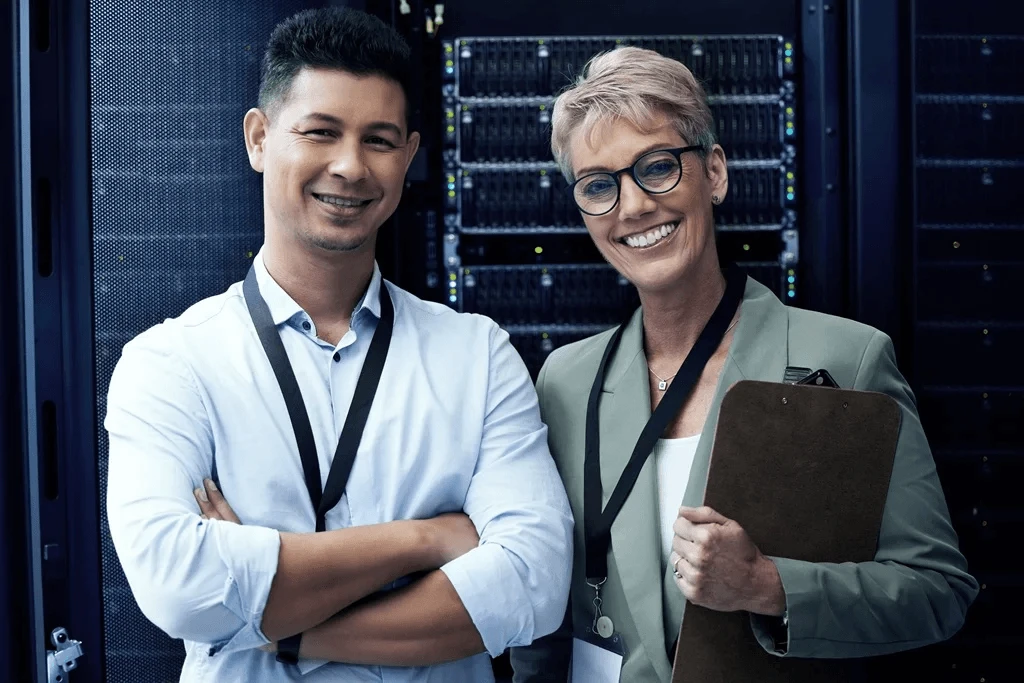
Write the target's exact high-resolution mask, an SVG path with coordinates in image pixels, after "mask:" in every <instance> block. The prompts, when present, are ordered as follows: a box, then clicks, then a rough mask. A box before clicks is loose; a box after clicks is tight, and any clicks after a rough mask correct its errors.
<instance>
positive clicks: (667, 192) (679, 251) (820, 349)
mask: <svg viewBox="0 0 1024 683" xmlns="http://www.w3.org/2000/svg"><path fill="white" fill-rule="evenodd" d="M552 126H553V130H552V149H553V152H554V155H555V159H556V160H557V162H558V163H559V165H560V167H561V169H562V171H563V173H564V175H565V176H566V178H568V180H569V183H570V184H571V185H572V193H573V196H574V198H575V200H576V203H577V205H578V207H579V208H580V211H581V212H582V214H583V219H584V222H585V223H586V226H587V230H588V231H589V233H590V236H591V237H592V238H593V240H594V242H595V244H596V245H597V247H598V249H599V250H600V251H601V253H602V255H603V256H604V258H605V259H607V261H608V262H609V263H610V264H611V265H612V266H614V268H615V269H616V270H617V271H618V272H619V273H621V274H622V275H623V276H624V277H626V278H627V279H629V280H630V281H631V282H632V283H633V284H634V285H636V288H637V290H638V291H639V294H640V301H641V308H640V309H639V310H638V311H637V312H636V313H634V315H633V316H632V318H631V319H630V320H629V321H628V322H627V323H624V325H623V326H622V328H621V338H620V339H619V341H618V345H617V348H614V349H612V350H611V351H609V350H608V347H609V342H610V340H611V338H612V336H613V334H614V330H613V331H609V332H605V333H603V334H600V335H597V336H595V337H592V338H589V339H585V340H583V341H580V342H578V343H576V344H572V345H569V346H567V347H564V348H561V349H559V350H557V351H555V352H554V353H552V354H551V356H550V358H549V359H548V361H547V362H546V364H545V366H544V368H543V369H542V370H541V373H540V376H539V378H538V382H537V390H538V393H539V395H540V401H541V410H542V413H543V418H544V421H545V422H546V423H547V424H548V426H549V430H550V431H549V441H550V445H551V450H552V453H553V455H554V457H555V459H556V462H557V464H558V468H559V472H560V474H561V476H562V478H563V480H564V482H565V485H566V489H567V491H568V493H569V498H570V501H571V503H572V506H573V513H574V516H575V518H576V537H575V540H576V552H575V566H574V570H573V584H572V593H571V598H570V606H569V610H568V612H567V615H566V622H565V624H563V626H562V628H561V629H560V630H559V631H558V632H556V633H555V634H553V635H552V636H550V637H548V638H544V639H542V640H540V641H537V642H536V643H534V644H533V645H532V646H530V647H528V648H521V649H518V650H514V651H513V654H512V661H513V665H514V668H515V672H516V674H515V681H516V682H517V683H534V682H537V681H558V682H559V683H562V682H564V681H565V680H566V672H567V668H568V663H569V659H570V656H571V654H572V653H573V652H574V649H573V648H574V641H573V636H574V635H579V634H581V633H583V632H585V631H586V630H587V629H590V630H592V631H598V632H601V636H604V635H607V634H610V633H614V634H616V635H614V636H613V637H612V640H615V641H616V642H617V643H619V644H621V645H622V647H623V649H624V651H625V656H624V657H623V659H622V660H621V680H622V681H625V682H627V683H647V682H650V683H654V682H655V681H661V682H666V683H667V682H668V681H669V680H670V677H671V669H672V662H671V660H670V657H671V650H672V648H673V644H674V642H675V639H676V637H677V634H678V628H679V623H680V621H681V618H682V613H683V608H684V604H685V602H686V600H689V601H690V602H692V603H694V604H699V605H703V606H704V607H707V608H709V609H712V610H718V611H737V610H742V611H746V612H749V613H750V615H751V627H752V629H753V633H754V634H755V635H756V637H757V639H758V641H759V642H760V643H761V645H762V647H764V649H765V650H767V651H768V652H770V653H772V654H774V655H777V656H791V657H823V658H834V657H840V658H847V657H862V656H870V655H879V654H884V653H888V652H895V651H898V650H903V649H909V648H912V647H918V646H922V645H925V644H928V643H933V642H936V641H939V640H943V639H945V638H948V637H949V636H951V635H952V634H953V633H955V632H956V631H957V630H958V629H959V628H960V626H961V625H962V623H963V619H964V615H965V612H966V609H967V606H968V605H969V604H970V603H971V602H972V600H973V599H974V597H975V595H976V593H977V590H978V585H977V582H976V581H975V580H974V579H973V578H972V577H971V576H970V575H969V574H968V573H967V564H966V561H965V560H964V558H963V556H962V555H961V554H960V552H959V550H958V548H957V539H956V535H955V533H954V531H953V529H952V527H951V525H950V521H949V517H948V512H947V510H946V505H945V500H944V497H943V493H942V489H941V487H940V485H939V480H938V478H937V476H936V473H935V465H934V462H933V460H932V457H931V453H930V451H929V448H928V443H927V440H926V439H925V435H924V433H923V431H922V429H921V425H920V421H919V419H918V416H917V413H916V409H915V407H914V403H913V396H912V394H911V392H910V388H909V387H908V386H907V384H906V382H905V381H904V380H903V378H902V377H901V375H900V374H899V372H898V370H897V369H896V365H895V361H894V354H893V349H892V344H891V342H890V340H889V339H888V337H886V336H885V335H884V334H882V333H881V332H878V331H876V330H874V329H871V328H869V327H867V326H865V325H861V324H858V323H856V322H852V321H849V320H844V319H841V318H836V317H831V316H826V315H822V314H817V313H811V312H806V311H801V310H797V309H794V308H790V307H786V306H784V305H783V304H782V303H781V302H780V301H779V300H778V298H777V297H776V296H775V294H773V293H772V292H771V291H770V290H769V289H767V288H765V287H764V286H762V285H761V284H759V283H757V282H756V281H754V280H753V279H749V278H746V277H745V276H743V275H742V274H739V275H737V274H736V272H735V271H729V273H730V274H726V273H723V271H722V269H721V267H720V265H719V256H718V253H717V251H716V246H715V226H714V218H713V211H712V207H713V206H714V205H716V204H719V203H721V202H722V201H723V200H724V198H725V196H726V193H727V191H728V185H729V178H728V172H727V166H726V158H725V153H724V151H723V150H722V148H721V147H720V146H719V145H717V144H715V139H714V134H713V132H712V117H711V112H710V110H709V108H708V105H707V103H706V98H705V95H704V93H703V90H702V88H701V87H700V85H699V84H698V83H697V81H696V79H695V78H694V77H693V75H692V74H691V73H690V72H689V71H688V70H687V68H686V67H685V66H683V65H682V64H680V63H678V62H676V61H674V60H671V59H667V58H665V57H662V56H660V55H658V54H657V53H654V52H651V51H648V50H641V49H637V48H623V49H619V50H615V51H613V52H610V53H607V54H603V55H600V56H598V57H596V58H595V59H593V60H592V61H591V62H590V64H589V65H588V68H587V69H586V71H585V72H584V74H583V76H582V77H581V78H580V79H579V81H578V82H577V83H576V84H575V85H574V86H573V87H571V88H570V89H569V90H567V91H566V92H564V93H563V94H562V95H561V96H560V97H559V98H558V101H557V102H556V104H555V108H554V112H553V124H552ZM705 328H707V329H706V330H705ZM702 331H703V332H702ZM793 339H797V340H799V344H794V345H793V347H795V346H799V347H800V349H801V351H800V354H801V355H800V357H798V358H797V357H790V350H791V345H790V340H793ZM702 353H703V357H699V356H700V355H701V354H702ZM602 359H604V361H603V360H602ZM684 360H686V364H684ZM789 365H794V366H801V367H808V368H827V369H828V370H829V372H830V373H831V374H832V376H833V377H834V378H835V380H836V381H837V382H838V384H839V385H840V386H842V387H846V388H856V389H863V390H869V391H877V392H882V393H885V394H888V395H889V396H891V397H892V398H894V399H895V400H896V401H897V402H898V404H899V406H900V408H901V412H902V428H901V433H900V437H899V443H898V447H897V455H896V462H895V465H894V470H893V474H892V480H891V485H890V489H889V490H890V492H897V493H896V494H895V495H890V496H889V497H888V499H887V501H886V505H885V511H884V519H883V523H882V529H881V534H880V538H879V544H878V552H877V554H876V558H875V561H874V562H868V563H861V564H853V563H848V564H843V565H824V564H813V563H809V562H802V561H796V560H792V559H786V558H768V557H765V556H764V555H763V554H762V553H761V552H760V551H759V550H758V549H757V548H756V547H755V546H754V544H753V543H752V542H751V540H750V539H749V538H748V537H747V535H746V533H745V532H744V531H743V529H742V528H741V527H740V525H739V524H737V523H736V522H734V521H732V520H729V519H726V518H725V517H723V516H722V515H721V514H719V513H718V512H717V511H715V510H711V509H709V508H705V507H700V505H701V502H702V500H703V494H704V483H705V481H706V478H707V472H708V464H709V457H710V452H711V442H712V437H713V432H714V425H715V424H716V420H717V416H718V409H719V405H720V403H721V401H722V397H723V395H724V392H725V391H726V390H727V389H728V388H729V387H730V386H731V385H732V384H734V383H735V382H737V381H739V380H741V379H754V380H764V381H772V382H778V381H781V380H782V378H783V374H784V372H785V368H786V367H787V366H789ZM602 366H603V367H602ZM681 366H682V367H681ZM599 373H600V375H601V378H599V379H597V381H596V382H595V378H596V377H598V374H599ZM684 381H685V382H687V385H688V386H684V387H682V388H681V389H679V390H677V391H676V392H672V387H673V385H675V384H677V383H679V382H684ZM592 390H593V392H592ZM592 393H593V395H592ZM667 395H669V396H672V397H673V399H680V401H679V405H681V408H680V409H678V410H673V411H672V414H670V415H669V416H668V417H669V418H670V419H669V420H668V423H667V427H666V428H665V430H664V431H663V432H659V433H655V434H654V436H653V438H651V439H650V441H651V442H653V441H654V440H656V443H652V445H653V448H649V449H648V450H649V451H653V452H652V453H651V455H650V457H649V460H650V461H651V462H650V463H649V464H648V465H647V466H644V467H643V468H642V469H641V470H639V476H638V477H637V479H636V483H635V485H634V486H633V488H632V490H631V492H629V494H628V496H627V497H626V498H625V499H624V502H622V505H621V509H620V510H619V511H618V513H617V514H614V510H612V511H611V514H612V515H613V517H614V521H613V522H612V523H611V528H610V533H609V534H608V535H607V536H606V538H608V537H610V544H609V545H610V547H609V548H608V549H607V551H606V552H602V550H604V549H603V548H602V547H601V543H590V544H589V546H590V547H588V542H587V539H586V538H585V533H584V532H585V529H586V528H587V526H588V525H587V519H586V515H585V513H584V511H585V508H586V507H587V503H586V500H585V499H586V497H587V495H588V494H593V491H594V490H596V489H597V487H594V486H590V485H589V484H587V479H588V477H587V476H586V475H585V468H584V461H585V451H586V448H587V443H588V435H587V431H588V430H587V426H588V419H587V414H588V408H589V410H590V411H592V413H594V414H595V416H596V419H597V424H598V426H597V427H596V428H595V432H594V433H593V434H591V436H590V437H589V441H591V442H593V443H595V444H599V446H598V447H597V448H598V449H599V464H600V466H599V474H595V472H596V471H597V470H595V469H593V468H592V469H591V475H590V481H591V482H593V481H595V477H599V481H600V484H601V486H600V489H601V490H602V491H603V492H604V497H603V499H602V498H601V495H600V493H598V494H596V498H597V502H596V503H594V499H593V498H592V499H591V504H590V508H591V509H594V506H595V505H598V506H600V507H601V508H602V509H606V508H609V507H614V506H613V505H612V503H613V502H614V501H609V495H610V494H611V493H612V491H613V489H615V487H616V484H617V483H618V482H619V481H620V476H621V475H622V474H623V471H624V469H628V468H626V463H627V461H628V460H629V459H630V456H631V454H632V453H633V451H634V447H635V446H636V445H637V441H638V437H639V436H640V435H641V433H642V431H643V430H644V427H645V425H646V424H647V423H648V420H649V418H650V417H651V414H652V411H654V410H655V409H656V408H657V407H658V405H659V403H660V402H661V401H662V400H663V399H664V398H665V397H666V396H667ZM669 405H670V404H669V402H668V401H667V400H666V406H669ZM595 406H599V407H595ZM666 412H667V411H662V413H666ZM593 419H594V418H592V421H593ZM592 421H591V423H593V422H592ZM648 431H652V430H648ZM659 436H660V438H658V437H659ZM638 450H644V449H643V448H640V447H638ZM642 456H647V452H644V453H642ZM595 459H597V456H595ZM612 498H613V499H614V496H612ZM680 501H681V502H682V505H683V506H684V507H680V506H679V504H680ZM602 514H605V515H607V514H609V512H607V511H606V512H603V513H602ZM592 518H596V517H592ZM595 547H596V550H595ZM588 577H590V580H589V581H588ZM596 577H601V578H604V581H603V582H602V581H601V580H600V579H597V578H596ZM595 597H599V598H600V603H599V608H598V609H595ZM840 615H842V616H841V618H840ZM599 617H604V618H603V619H600V618H599ZM575 645H576V646H577V647H578V648H579V649H578V650H575V652H577V654H576V655H575V656H577V657H581V658H582V657H583V656H584V653H585V652H586V650H587V648H586V647H585V646H584V645H582V644H580V643H575ZM588 656H589V655H588ZM610 666H612V667H614V668H618V663H617V662H615V661H614V660H613V664H611V665H610ZM681 666H685V662H683V663H681ZM577 668H578V667H577ZM608 680H618V672H612V674H611V677H609V678H608Z"/></svg>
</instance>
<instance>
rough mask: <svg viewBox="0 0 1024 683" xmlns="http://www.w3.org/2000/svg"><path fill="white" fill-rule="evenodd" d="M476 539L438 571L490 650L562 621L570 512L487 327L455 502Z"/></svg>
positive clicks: (530, 394) (514, 370)
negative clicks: (479, 432) (467, 466)
mask: <svg viewBox="0 0 1024 683" xmlns="http://www.w3.org/2000/svg"><path fill="white" fill-rule="evenodd" d="M465 512H466V514H468V515H469V516H470V518H471V519H472V520H473V522H474V524H475V525H476V528H477V530H478V532H479V533H480V546H479V547H478V548H476V549H474V550H472V551H471V552H469V553H466V554H465V555H463V556H461V557H459V558H457V559H456V560H454V561H452V562H450V563H448V564H446V565H445V566H443V567H442V568H441V569H442V571H444V573H445V574H446V576H447V577H448V579H449V580H450V581H451V583H452V585H453V586H454V587H455V590H456V592H457V593H458V595H459V597H460V599H461V600H462V603H463V605H464V606H465V608H466V610H467V612H469V615H470V618H471V619H472V620H473V623H474V625H475V626H476V628H477V630H478V631H479V633H480V636H481V639H482V640H483V643H484V646H485V647H486V648H487V651H488V652H489V653H490V654H491V656H497V655H499V654H501V653H502V652H503V651H504V650H505V649H507V648H509V647H513V646H523V645H529V644H530V643H531V642H533V641H534V640H535V639H537V638H540V637H542V636H545V635H548V634H549V633H552V632H553V631H555V630H556V629H557V628H558V627H559V625H560V624H561V623H562V619H563V617H564V616H565V609H566V605H567V603H568V598H569V577H570V573H571V569H572V529H573V519H572V512H571V510H570V508H569V502H568V499H567V498H566V495H565V488H564V487H563V485H562V481H561V479H560V478H559V476H558V472H557V470H556V469H555V465H554V462H553V460H552V458H551V453H550V451H549V450H548V445H547V427H546V426H545V425H544V423H543V422H541V419H540V411H539V409H538V404H537V394H536V391H535V390H534V387H533V383H532V381H531V379H530V375H529V372H528V371H527V369H526V366H525V365H524V364H523V361H522V359H521V358H520V357H519V354H518V353H517V352H516V351H515V349H514V348H513V347H512V345H511V344H510V343H509V338H508V335H507V334H506V333H505V332H504V331H503V330H501V329H500V328H498V327H497V326H494V328H493V330H492V333H491V365H490V370H489V381H488V387H487V407H486V418H485V422H484V427H483V436H482V440H481V448H480V455H479V459H478V462H477V468H476V471H475V472H474V475H473V479H472V482H471V484H470V488H469V493H468V495H467V499H466V503H465Z"/></svg>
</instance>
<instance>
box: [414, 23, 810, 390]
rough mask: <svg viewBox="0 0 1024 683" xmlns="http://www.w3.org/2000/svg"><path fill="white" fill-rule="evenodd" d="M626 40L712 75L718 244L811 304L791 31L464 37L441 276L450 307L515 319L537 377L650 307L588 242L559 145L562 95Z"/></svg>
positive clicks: (458, 52) (454, 62)
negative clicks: (723, 160) (805, 286)
mask: <svg viewBox="0 0 1024 683" xmlns="http://www.w3.org/2000/svg"><path fill="white" fill-rule="evenodd" d="M626 45H635V46H638V47H644V48H649V49H653V50H656V51H658V52H659V53H661V54H663V55H665V56H668V57H671V58H673V59H677V60H679V61H681V62H683V63H684V64H686V66H687V67H689V68H690V70H691V71H693V72H694V74H695V75H696V76H697V77H698V79H699V80H701V82H702V83H703V84H704V87H705V90H706V92H707V94H708V103H709V105H710V107H711V109H712V114H713V116H714V121H715V129H716V133H717V136H718V138H719V141H720V142H721V144H722V145H723V147H724V148H725V150H726V155H727V158H728V159H729V181H730V182H729V188H730V189H729V194H728V196H727V198H726V200H725V202H724V203H723V204H722V206H720V207H719V209H718V211H717V213H716V223H717V227H718V231H719V237H718V247H719V251H720V253H721V255H722V257H723V259H727V260H731V261H735V262H738V263H740V264H741V265H743V266H744V267H746V268H747V269H748V271H749V272H750V273H751V274H752V275H753V276H754V277H755V278H757V279H759V280H761V281H762V282H763V283H764V284H766V285H767V286H768V287H770V288H771V289H772V290H774V291H775V292H776V293H777V294H778V295H779V297H780V298H781V299H782V300H784V301H787V302H790V303H795V302H797V301H799V297H798V293H799V291H800V290H799V283H798V277H799V270H798V268H799V254H800V240H799V223H798V213H797V206H798V203H799V202H800V198H799V197H798V193H799V192H800V187H799V182H798V178H797V144H796V140H797V137H798V136H797V120H798V119H797V111H796V109H797V106H796V86H795V82H794V79H795V77H796V63H797V58H796V56H795V44H794V40H793V38H792V37H784V36H781V35H756V34H748V35H714V36H711V35H650V36H586V37H573V36H524V37H456V38H453V39H451V40H446V41H444V42H443V43H442V49H441V64H440V65H439V67H440V70H441V72H442V79H441V83H442V86H441V87H442V107H443V112H442V117H441V121H442V126H443V132H442V135H441V140H442V141H443V142H442V145H443V152H442V160H443V165H444V174H445V177H444V178H443V184H444V186H443V196H444V200H443V202H444V207H443V216H444V218H443V244H442V249H440V250H438V257H439V258H438V261H437V265H436V271H435V272H433V273H430V272H429V271H428V278H429V279H431V280H432V281H435V282H436V281H440V282H442V283H443V285H444V287H445V289H446V292H445V298H446V300H447V302H448V303H449V305H451V306H452V307H453V308H456V309H458V310H462V311H469V312H477V313H483V314H486V315H488V316H490V317H492V318H494V319H495V320H496V321H498V322H499V324H501V325H503V326H504V328H505V329H506V330H507V331H508V333H509V334H510V336H511V337H512V341H513V344H514V345H515V346H516V347H517V349H518V350H519V351H520V353H521V355H523V357H524V360H525V361H526V363H527V366H528V367H529V368H530V370H531V371H532V372H533V373H534V374H536V373H537V372H538V371H539V369H540V366H541V365H542V364H543V361H544V359H545V358H546V357H547V354H548V353H549V352H550V351H552V350H553V349H554V348H557V347H558V346H561V345H562V344H565V343H568V342H571V341H575V340H577V339H580V338H583V337H586V336H589V335H592V334H595V333H597V332H600V331H601V330H604V329H607V328H608V327H610V326H612V325H614V324H615V323H617V322H618V321H619V320H621V319H622V317H623V315H625V314H626V313H628V312H629V311H631V310H633V309H634V308H635V307H636V306H637V304H638V299H637V296H636V292H635V289H634V288H633V287H632V285H631V284H630V283H629V282H627V281H626V280H625V279H624V278H622V277H621V276H619V275H618V274H617V273H616V272H615V271H614V269H612V268H611V266H609V265H608V264H607V263H605V262H604V260H603V259H602V257H601V255H600V253H599V252H598V251H597V248H596V247H595V246H594V244H593V242H592V241H591V239H590V238H589V236H588V234H587V231H586V228H585V227H584V225H583V222H582V220H581V217H580V213H579V211H578V209H577V208H576V206H575V204H574V203H573V200H572V198H571V197H570V196H569V195H568V193H567V191H566V190H567V184H566V181H565V179H564V178H563V177H562V175H561V173H560V172H559V170H558V167H557V166H556V165H555V163H554V161H553V159H552V156H551V149H550V142H549V140H550V124H551V109H552V104H553V102H554V97H555V96H556V95H557V94H558V92H560V91H561V90H562V89H563V88H564V87H565V86H566V85H568V84H569V82H570V81H571V79H572V78H573V77H574V76H575V75H577V74H578V73H579V72H580V71H581V70H582V68H583V67H584V65H585V64H586V62H587V61H588V60H589V59H590V58H591V57H593V56H595V55H596V54H598V53H600V52H603V51H607V50H612V49H616V48H617V47H620V46H626Z"/></svg>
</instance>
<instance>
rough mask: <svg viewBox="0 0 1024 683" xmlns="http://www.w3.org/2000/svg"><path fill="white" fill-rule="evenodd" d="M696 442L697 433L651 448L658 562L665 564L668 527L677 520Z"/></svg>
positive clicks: (669, 539)
mask: <svg viewBox="0 0 1024 683" xmlns="http://www.w3.org/2000/svg"><path fill="white" fill-rule="evenodd" d="M699 442H700V434H694V435H693V436H687V437H684V438H682V439H658V443H657V444H655V445H654V451H653V455H654V462H655V464H656V465H657V467H658V511H659V513H660V514H659V516H658V519H659V520H660V522H661V561H662V562H664V563H665V564H668V556H669V554H670V553H671V552H672V535H673V532H672V525H673V524H675V521H676V518H677V517H679V506H680V505H682V504H683V494H684V493H686V485H687V483H689V481H690V469H691V468H692V467H693V456H694V455H695V454H696V453H697V444H698V443H699Z"/></svg>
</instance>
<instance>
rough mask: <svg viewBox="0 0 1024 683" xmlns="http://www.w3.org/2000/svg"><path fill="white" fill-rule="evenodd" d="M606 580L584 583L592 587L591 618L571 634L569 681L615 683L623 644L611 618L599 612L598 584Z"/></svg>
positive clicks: (618, 673) (620, 664) (622, 655)
mask: <svg viewBox="0 0 1024 683" xmlns="http://www.w3.org/2000/svg"><path fill="white" fill-rule="evenodd" d="M604 582H605V579H601V580H600V581H596V582H593V583H592V582H591V581H590V580H588V581H587V585H588V586H590V587H591V588H593V589H594V618H593V620H592V621H591V623H590V625H588V626H587V627H586V628H585V629H584V630H583V631H582V632H577V633H575V634H574V635H573V644H572V668H571V669H570V676H569V681H570V682H571V683H618V681H619V676H620V674H621V672H622V660H623V659H624V658H625V656H626V646H625V643H624V641H623V640H622V636H621V635H620V634H619V633H616V632H615V624H614V623H613V622H612V620H611V617H609V616H607V615H606V614H604V613H602V611H601V605H602V600H601V586H602V585H604Z"/></svg>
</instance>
